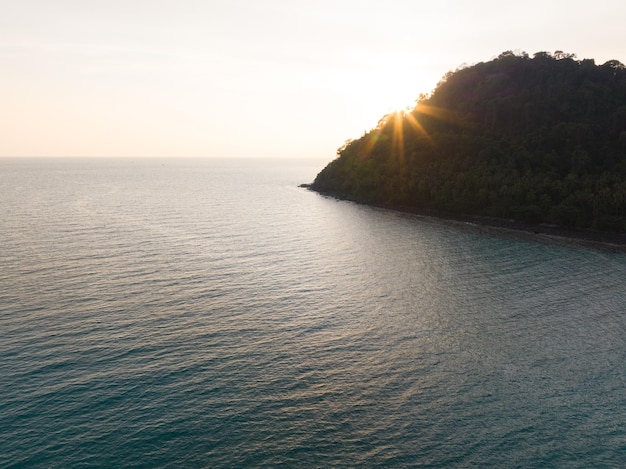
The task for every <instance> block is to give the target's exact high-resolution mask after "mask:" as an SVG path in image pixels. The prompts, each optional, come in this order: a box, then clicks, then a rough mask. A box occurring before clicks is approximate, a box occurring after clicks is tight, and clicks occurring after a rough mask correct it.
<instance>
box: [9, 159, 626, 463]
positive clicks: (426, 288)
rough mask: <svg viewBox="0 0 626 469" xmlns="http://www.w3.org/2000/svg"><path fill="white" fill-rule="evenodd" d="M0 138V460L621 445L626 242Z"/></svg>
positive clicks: (625, 421)
mask: <svg viewBox="0 0 626 469" xmlns="http://www.w3.org/2000/svg"><path fill="white" fill-rule="evenodd" d="M326 163H327V161H325V160H306V159H301V160H299V159H293V160H289V159H274V160H271V159H254V158H250V159H219V158H215V159H211V158H207V159H184V158H163V159H149V158H145V159H123V158H119V159H106V158H94V159H88V158H84V159H79V158H74V159H72V158H67V159H62V158H56V159H55V158H52V159H29V158H26V159H21V158H15V159H10V158H4V159H1V160H0V240H1V241H0V467H2V468H89V467H111V468H121V467H129V468H131V467H132V468H249V467H264V468H265V467H267V468H274V467H276V468H281V467H285V468H289V467H297V468H302V467H307V468H308V467H311V468H316V467H324V468H326V467H338V468H342V467H349V468H352V467H389V468H413V467H433V468H435V467H437V468H438V467H568V468H572V467H581V468H590V467H593V468H599V467H624V466H625V465H626V254H624V253H621V252H616V251H614V250H612V249H605V248H603V247H602V246H586V245H582V244H580V243H576V242H572V241H568V240H565V239H559V238H550V237H547V236H540V235H525V234H521V233H515V232H511V231H506V230H502V229H495V228H484V227H479V226H475V225H471V224H467V223H456V222H449V221H444V220H437V219H434V218H428V217H423V216H418V215H412V214H407V213H400V212H395V211H391V210H386V209H382V208H373V207H369V206H365V205H359V204H355V203H352V202H347V201H340V200H336V199H334V198H330V197H325V196H321V195H319V194H317V193H315V192H312V191H309V190H307V189H305V188H301V187H299V184H301V183H308V182H311V181H312V180H313V179H314V177H315V175H316V174H317V172H319V171H320V170H321V169H322V168H323V167H324V166H325V164H326Z"/></svg>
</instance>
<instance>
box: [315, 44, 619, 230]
mask: <svg viewBox="0 0 626 469" xmlns="http://www.w3.org/2000/svg"><path fill="white" fill-rule="evenodd" d="M337 154H338V157H337V158H336V159H335V160H334V161H332V162H331V163H330V164H329V165H328V166H327V167H326V168H324V169H323V170H322V171H321V172H320V173H319V174H318V176H317V177H316V179H315V181H314V182H313V184H312V185H311V188H312V189H313V190H316V191H318V192H322V193H327V194H331V195H335V196H337V197H342V198H348V199H352V200H356V201H359V202H364V203H372V204H383V205H387V206H395V207H398V208H400V207H401V208H414V209H418V210H431V211H436V212H440V213H448V214H452V215H454V214H457V215H458V214H463V215H478V216H488V217H496V218H507V219H515V220H519V221H523V222H529V223H549V224H555V225H560V226H564V227H570V228H591V229H596V230H603V231H617V232H626V68H625V67H624V65H623V64H621V63H620V62H618V61H616V60H612V61H609V62H606V63H605V64H602V65H596V64H595V62H594V61H593V60H590V59H585V60H577V59H576V58H575V56H573V55H571V54H565V53H563V52H560V51H557V52H555V53H554V54H549V53H546V52H539V53H536V54H534V56H533V57H529V56H528V55H527V54H526V53H522V54H520V55H516V54H514V53H512V52H504V53H502V54H501V55H500V56H499V57H498V58H496V59H494V60H492V61H490V62H485V63H479V64H476V65H473V66H470V67H467V68H462V69H459V70H457V71H455V72H451V73H448V74H447V75H446V76H445V77H444V78H443V80H442V81H441V82H440V83H439V84H438V86H437V88H436V89H435V90H434V92H433V93H432V94H431V95H430V96H422V97H421V98H420V99H419V100H418V102H417V105H416V106H415V108H413V109H412V110H410V111H407V112H405V113H394V114H390V115H387V116H385V117H384V118H383V119H381V121H380V122H379V124H378V125H377V126H376V128H374V129H372V130H370V131H369V132H367V133H365V134H364V135H363V136H362V137H361V138H359V139H356V140H351V141H348V142H346V144H345V145H344V146H343V147H341V148H340V149H339V150H338V151H337Z"/></svg>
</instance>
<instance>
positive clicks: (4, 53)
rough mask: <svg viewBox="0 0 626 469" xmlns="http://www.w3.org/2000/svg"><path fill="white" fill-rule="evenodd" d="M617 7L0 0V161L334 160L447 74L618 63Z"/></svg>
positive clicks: (625, 5)
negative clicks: (545, 57)
mask: <svg viewBox="0 0 626 469" xmlns="http://www.w3.org/2000/svg"><path fill="white" fill-rule="evenodd" d="M625 20H626V2H624V1H623V0H595V1H594V2H588V1H584V2H583V1H580V0H568V1H565V0H563V1H560V0H541V1H538V0H527V1H525V2H503V1H502V0H474V1H469V0H436V1H435V0H433V1H431V2H426V1H417V0H385V1H381V0H377V1H369V0H106V1H102V0H0V157H3V156H80V157H90V156H115V157H123V156H132V157H140V156H141V157H143V156H146V157H150V156H153V157H155V156H158V157H162V156H183V157H284V158H305V157H306V158H327V159H328V160H332V159H333V158H334V157H335V153H336V149H337V148H338V147H340V146H341V145H342V144H343V143H344V142H345V141H346V140H347V139H350V138H358V137H360V136H361V135H362V134H363V133H364V132H365V131H367V130H369V129H371V128H372V127H374V126H375V125H376V124H377V122H378V121H379V120H380V118H382V117H383V116H384V115H385V114H387V113H389V112H392V111H394V110H398V109H402V108H404V107H406V106H410V105H411V104H412V103H414V101H415V100H416V99H417V98H418V96H419V95H420V94H421V93H429V92H431V91H432V90H433V89H434V88H435V86H436V85H437V83H438V82H439V80H440V79H441V78H442V77H443V75H444V74H445V73H446V72H448V71H453V70H455V69H457V68H458V67H459V66H461V65H471V64H474V63H478V62H483V61H488V60H491V59H492V58H495V57H497V56H498V55H499V54H500V53H501V52H503V51H507V50H512V51H525V52H528V53H529V54H530V55H532V54H534V53H535V52H538V51H548V52H554V51H556V50H562V51H564V52H568V53H574V54H576V55H577V57H578V58H579V59H583V58H592V59H595V61H596V63H598V64H601V63H604V62H606V61H607V60H611V59H617V60H619V61H621V62H623V63H626V28H625V27H624V21H625Z"/></svg>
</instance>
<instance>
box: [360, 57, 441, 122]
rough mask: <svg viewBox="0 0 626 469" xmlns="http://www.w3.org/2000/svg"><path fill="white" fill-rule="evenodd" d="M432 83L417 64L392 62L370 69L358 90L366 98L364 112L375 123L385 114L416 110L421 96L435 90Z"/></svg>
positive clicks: (364, 99)
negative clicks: (401, 64) (399, 64)
mask: <svg viewBox="0 0 626 469" xmlns="http://www.w3.org/2000/svg"><path fill="white" fill-rule="evenodd" d="M433 82H434V83H436V80H434V79H433V77H432V76H430V75H429V74H427V73H425V72H424V71H423V70H421V69H420V68H419V67H418V66H416V65H412V64H405V65H403V66H398V65H397V63H396V64H391V63H390V64H387V65H385V64H382V65H380V66H378V67H373V68H369V70H368V72H367V73H366V74H365V76H364V77H363V79H362V81H361V83H360V84H358V85H357V89H358V90H359V91H360V92H361V93H362V95H363V108H364V111H365V112H366V113H367V115H368V118H370V119H371V121H372V122H373V123H376V122H378V121H379V120H380V119H381V118H382V117H384V116H386V115H390V114H393V113H397V112H405V111H407V110H409V109H413V108H414V107H415V106H416V103H417V100H418V99H419V97H420V95H423V94H428V93H429V92H430V91H432V89H433V87H434V85H433Z"/></svg>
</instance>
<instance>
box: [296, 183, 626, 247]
mask: <svg viewBox="0 0 626 469" xmlns="http://www.w3.org/2000/svg"><path fill="white" fill-rule="evenodd" d="M299 187H302V188H304V189H308V190H310V191H312V192H316V193H317V194H320V195H322V196H324V197H332V198H334V199H337V200H345V201H349V202H354V203H357V204H360V205H367V206H370V207H377V208H383V209H386V210H393V211H396V212H401V213H410V214H413V215H417V216H419V217H424V218H431V219H436V220H440V221H444V222H452V223H455V224H459V225H460V226H473V227H475V228H487V229H490V230H494V231H499V232H502V231H506V232H509V233H514V234H518V235H525V236H524V237H525V238H527V239H533V240H537V241H542V240H543V241H548V240H549V241H553V242H561V243H566V244H575V245H578V246H585V247H595V248H600V249H603V250H609V251H612V252H626V233H615V232H607V231H595V230H590V229H577V228H568V227H563V226H559V225H550V224H546V223H539V224H533V223H527V222H522V221H518V220H513V219H506V218H494V217H486V216H480V215H464V214H455V213H447V212H441V211H438V210H430V209H419V208H415V207H407V206H400V205H393V204H376V203H367V202H362V201H359V200H355V199H353V198H350V197H342V196H340V195H337V194H332V193H327V192H321V191H318V190H316V189H313V187H312V184H300V186H299Z"/></svg>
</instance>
